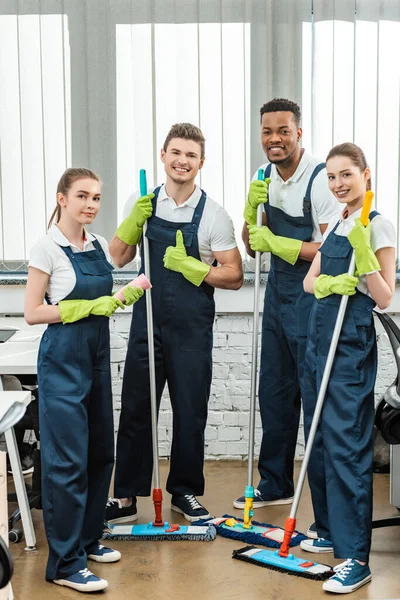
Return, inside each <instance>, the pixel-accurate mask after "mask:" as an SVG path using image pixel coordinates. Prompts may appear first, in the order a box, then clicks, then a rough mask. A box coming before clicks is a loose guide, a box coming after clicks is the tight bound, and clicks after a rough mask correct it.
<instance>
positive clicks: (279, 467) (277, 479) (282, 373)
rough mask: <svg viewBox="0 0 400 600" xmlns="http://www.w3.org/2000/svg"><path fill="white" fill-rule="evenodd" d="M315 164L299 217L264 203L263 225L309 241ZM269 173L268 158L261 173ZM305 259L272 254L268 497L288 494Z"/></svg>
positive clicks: (264, 472)
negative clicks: (264, 222) (285, 259)
mask: <svg viewBox="0 0 400 600" xmlns="http://www.w3.org/2000/svg"><path fill="white" fill-rule="evenodd" d="M324 167H325V165H324V164H320V165H318V166H317V167H316V168H315V169H314V171H313V173H312V175H311V177H310V180H309V182H308V186H307V190H306V194H305V196H304V199H303V216H301V217H293V216H290V215H288V214H286V213H285V212H284V211H283V210H281V209H280V208H276V207H274V206H271V204H270V203H269V202H267V203H266V204H264V207H265V212H266V214H267V222H268V227H269V228H270V229H271V231H272V233H274V234H275V235H280V236H283V237H288V238H293V239H297V240H301V241H303V242H309V241H311V238H312V233H313V222H312V216H311V190H312V185H313V182H314V179H315V177H316V176H317V175H318V173H319V172H320V171H321V170H322V169H323V168H324ZM270 174H271V163H270V164H268V165H267V167H266V169H265V177H269V176H270ZM309 267H310V263H309V262H307V261H305V260H302V259H300V258H299V259H298V260H297V262H296V263H295V264H294V265H290V264H289V263H287V262H286V261H284V260H283V259H281V258H280V257H279V256H275V255H273V254H271V268H270V272H269V274H268V284H267V289H266V292H265V300H264V314H263V322H262V338H261V361H260V383H259V403H260V414H261V422H262V428H263V437H262V442H261V449H260V456H259V460H258V470H259V473H260V483H259V484H258V486H257V487H258V489H259V490H260V492H261V493H262V494H265V495H267V496H268V498H269V499H270V500H275V499H278V498H289V497H291V496H293V460H294V455H295V450H296V441H297V431H298V428H299V418H300V405H301V391H300V384H301V377H302V371H303V360H304V352H305V346H306V339H307V326H308V318H309V314H310V311H311V306H312V303H313V298H312V297H310V295H309V294H306V293H305V292H304V290H303V279H304V277H305V275H306V273H307V271H308V269H309Z"/></svg>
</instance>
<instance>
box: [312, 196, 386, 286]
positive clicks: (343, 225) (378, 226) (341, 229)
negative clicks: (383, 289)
mask: <svg viewBox="0 0 400 600" xmlns="http://www.w3.org/2000/svg"><path fill="white" fill-rule="evenodd" d="M346 210H347V209H346V208H345V209H344V210H342V207H339V214H337V215H336V217H334V218H332V219H331V221H330V222H329V225H328V227H327V229H326V231H325V233H324V240H325V239H326V238H327V237H328V235H329V234H330V232H331V231H332V229H333V228H334V227H335V225H336V223H337V222H338V221H339V225H338V226H337V228H336V230H335V232H334V235H342V236H346V237H347V236H348V235H349V233H350V231H351V230H352V229H353V227H354V221H355V219H357V217H360V216H361V210H362V209H361V208H360V209H359V210H357V211H356V212H354V213H352V214H351V215H349V216H348V217H346V218H343V215H344V214H345V212H346ZM371 248H372V250H373V251H374V252H377V250H380V249H381V248H396V231H395V229H394V227H393V224H392V223H391V222H390V221H389V220H388V219H385V217H383V216H382V215H376V216H375V217H374V218H373V219H372V221H371ZM357 289H358V290H359V291H360V292H362V293H363V294H366V295H367V296H371V294H370V293H369V291H368V286H367V281H366V278H365V277H361V276H360V277H359V284H358V286H357Z"/></svg>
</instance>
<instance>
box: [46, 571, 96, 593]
mask: <svg viewBox="0 0 400 600" xmlns="http://www.w3.org/2000/svg"><path fill="white" fill-rule="evenodd" d="M53 582H54V583H56V584H57V585H65V586H66V587H70V588H72V589H73V590H77V591H78V592H99V591H100V590H105V589H106V588H107V587H108V581H106V580H105V579H100V577H96V575H93V573H92V572H91V571H89V569H82V570H81V571H78V572H77V573H74V574H73V575H70V576H69V577H66V578H65V579H53Z"/></svg>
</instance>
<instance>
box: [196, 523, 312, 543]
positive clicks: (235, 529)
mask: <svg viewBox="0 0 400 600" xmlns="http://www.w3.org/2000/svg"><path fill="white" fill-rule="evenodd" d="M193 525H194V526H198V525H200V526H204V525H212V526H213V527H215V528H216V530H217V533H218V535H221V536H222V537H226V538H230V539H231V540H238V541H239V542H244V543H246V544H260V545H261V546H268V547H269V548H280V546H281V543H282V542H283V536H284V533H285V530H284V529H282V527H276V526H275V525H269V524H268V523H258V522H257V521H252V524H251V527H250V529H245V528H244V527H243V520H242V519H236V518H234V517H230V516H229V515H224V516H223V517H220V518H216V519H206V520H202V521H196V523H194V524H193ZM306 539H307V537H306V536H305V535H304V534H303V533H300V532H299V531H295V532H294V533H293V535H292V537H291V540H290V544H289V545H290V546H298V545H299V544H300V542H302V541H303V540H306Z"/></svg>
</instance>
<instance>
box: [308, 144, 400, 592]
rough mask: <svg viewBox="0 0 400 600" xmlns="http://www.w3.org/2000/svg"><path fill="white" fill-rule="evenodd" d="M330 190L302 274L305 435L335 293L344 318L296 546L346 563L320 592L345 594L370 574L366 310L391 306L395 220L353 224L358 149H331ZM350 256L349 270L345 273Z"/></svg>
mask: <svg viewBox="0 0 400 600" xmlns="http://www.w3.org/2000/svg"><path fill="white" fill-rule="evenodd" d="M326 169H327V175H328V180H329V187H330V189H331V191H332V192H333V194H334V195H335V196H336V198H337V199H338V201H339V202H340V204H342V205H344V208H343V210H342V212H341V214H340V216H338V217H337V218H335V219H333V220H332V222H331V223H330V224H329V226H328V228H327V230H326V232H325V235H324V242H323V244H322V245H321V247H320V249H319V252H318V254H317V255H316V257H315V259H314V260H313V262H312V265H311V267H310V270H309V272H308V274H307V276H306V278H305V279H304V289H305V291H306V292H309V293H310V294H314V295H315V297H316V301H315V303H314V305H313V309H312V312H311V316H310V323H309V331H308V341H307V351H306V361H305V376H304V379H305V386H304V390H303V391H304V396H303V404H304V423H305V430H306V435H307V434H308V432H309V430H310V426H311V421H312V417H313V413H314V409H315V405H316V401H317V397H318V392H319V387H320V385H321V380H322V375H323V371H324V367H325V363H326V359H327V355H328V351H329V346H330V342H331V339H332V333H333V329H334V326H335V322H336V318H337V315H338V310H339V305H340V302H341V298H342V296H343V295H347V296H349V300H348V305H347V310H346V314H345V317H344V321H343V326H342V330H341V333H340V337H339V342H338V346H337V350H336V354H335V358H334V362H333V366H332V371H331V375H330V379H329V383H328V388H327V391H326V396H325V401H324V406H323V409H322V413H321V417H320V422H319V425H318V429H317V432H316V437H315V442H314V445H313V449H312V452H311V459H310V464H309V469H308V479H309V484H310V488H311V493H312V500H313V507H314V514H315V528H316V531H317V535H318V537H317V539H309V540H306V541H304V542H302V543H301V547H302V548H303V550H307V551H309V552H318V553H320V552H334V554H335V557H336V558H342V559H345V561H344V562H343V563H342V564H340V565H338V566H337V567H335V571H336V573H335V575H334V576H333V577H331V578H330V579H329V580H328V581H326V582H325V583H324V584H323V589H324V590H326V591H329V592H335V593H341V594H343V593H349V592H353V591H355V590H356V589H358V588H359V587H361V586H362V585H364V584H366V583H368V582H369V581H370V580H371V571H370V568H369V566H368V560H369V551H370V545H371V530H372V458H373V443H372V432H373V426H374V413H375V411H374V385H375V379H376V371H377V348H376V336H375V329H374V323H373V315H372V310H373V308H374V307H375V306H376V305H377V306H378V307H379V308H380V309H385V308H387V307H388V306H389V304H390V302H391V299H392V297H393V293H394V286H395V247H396V236H395V231H394V228H393V225H392V224H391V222H390V221H389V220H388V219H385V218H384V217H383V216H382V215H380V214H379V213H378V212H377V211H372V212H371V213H370V215H369V221H368V224H367V226H366V227H364V225H363V224H362V223H361V221H360V218H359V217H360V215H361V209H362V206H363V202H364V197H365V193H366V191H367V190H369V189H371V172H370V169H369V167H368V165H367V162H366V159H365V156H364V153H363V151H362V150H361V148H359V147H358V146H356V145H355V144H351V143H345V144H340V145H339V146H335V147H334V148H332V150H331V151H330V152H329V154H328V157H327V160H326ZM353 251H354V252H355V261H356V276H351V275H348V269H349V264H350V260H351V256H352V253H353Z"/></svg>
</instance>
